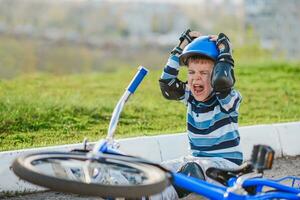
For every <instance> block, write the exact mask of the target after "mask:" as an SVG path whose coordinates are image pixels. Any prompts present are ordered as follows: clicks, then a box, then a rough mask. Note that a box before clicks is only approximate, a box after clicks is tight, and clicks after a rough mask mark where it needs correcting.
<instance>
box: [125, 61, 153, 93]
mask: <svg viewBox="0 0 300 200" xmlns="http://www.w3.org/2000/svg"><path fill="white" fill-rule="evenodd" d="M147 73H148V70H147V69H146V68H145V67H143V66H140V67H139V71H138V72H137V73H136V74H135V76H134V78H133V79H132V81H131V82H130V84H129V86H128V88H127V90H128V91H129V92H130V93H132V94H133V93H134V92H135V90H136V88H137V87H138V86H139V85H140V83H141V82H142V80H143V79H144V77H145V76H146V75H147Z"/></svg>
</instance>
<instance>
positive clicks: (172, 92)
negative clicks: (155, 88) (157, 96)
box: [159, 55, 187, 103]
mask: <svg viewBox="0 0 300 200" xmlns="http://www.w3.org/2000/svg"><path fill="white" fill-rule="evenodd" d="M179 68H180V65H179V57H178V56H176V55H171V56H170V57H169V59H168V62H167V64H166V65H165V67H164V70H163V73H162V75H161V77H160V80H159V82H160V89H161V91H162V94H163V96H164V97H165V98H166V99H169V100H177V101H182V102H184V103H185V102H186V100H185V99H186V98H187V93H186V83H184V82H182V81H180V80H179V79H178V78H177V76H178V73H179Z"/></svg>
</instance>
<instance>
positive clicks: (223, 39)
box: [211, 33, 234, 66]
mask: <svg viewBox="0 0 300 200" xmlns="http://www.w3.org/2000/svg"><path fill="white" fill-rule="evenodd" d="M211 39H212V40H213V39H215V36H212V38H211ZM216 45H217V47H218V49H219V56H218V61H224V62H228V63H230V64H231V65H232V66H234V60H233V57H232V47H231V43H230V40H229V38H228V37H227V36H226V35H225V34H224V33H220V34H219V35H218V38H217V39H216Z"/></svg>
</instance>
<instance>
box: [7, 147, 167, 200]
mask: <svg viewBox="0 0 300 200" xmlns="http://www.w3.org/2000/svg"><path fill="white" fill-rule="evenodd" d="M124 158H126V156H125V157H124V156H113V155H107V154H105V155H103V157H101V158H100V159H91V158H89V157H88V156H87V154H84V153H73V152H66V153H62V152H45V153H38V154H30V155H25V156H21V157H19V158H17V159H16V160H15V161H14V162H13V164H12V169H13V171H14V173H15V174H16V175H17V176H19V177H20V178H21V179H24V180H26V181H29V182H31V183H34V184H36V185H39V186H43V187H46V188H49V189H51V190H55V191H60V192H67V193H75V194H81V195H91V196H100V197H125V198H137V197H142V196H150V195H153V194H157V193H159V192H161V191H162V190H163V189H165V188H166V187H167V186H168V185H169V184H170V180H169V175H168V174H167V173H166V172H165V171H163V170H162V169H160V168H159V167H156V166H153V165H150V164H147V163H139V162H128V161H126V159H124Z"/></svg>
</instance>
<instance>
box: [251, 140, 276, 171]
mask: <svg viewBox="0 0 300 200" xmlns="http://www.w3.org/2000/svg"><path fill="white" fill-rule="evenodd" d="M274 155H275V152H274V150H273V149H272V148H271V147H270V146H267V145H262V144H259V145H254V147H253V150H252V156H251V163H252V165H253V168H254V169H256V170H257V171H258V172H259V173H261V172H263V170H265V169H271V168H272V165H273V160H274Z"/></svg>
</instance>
